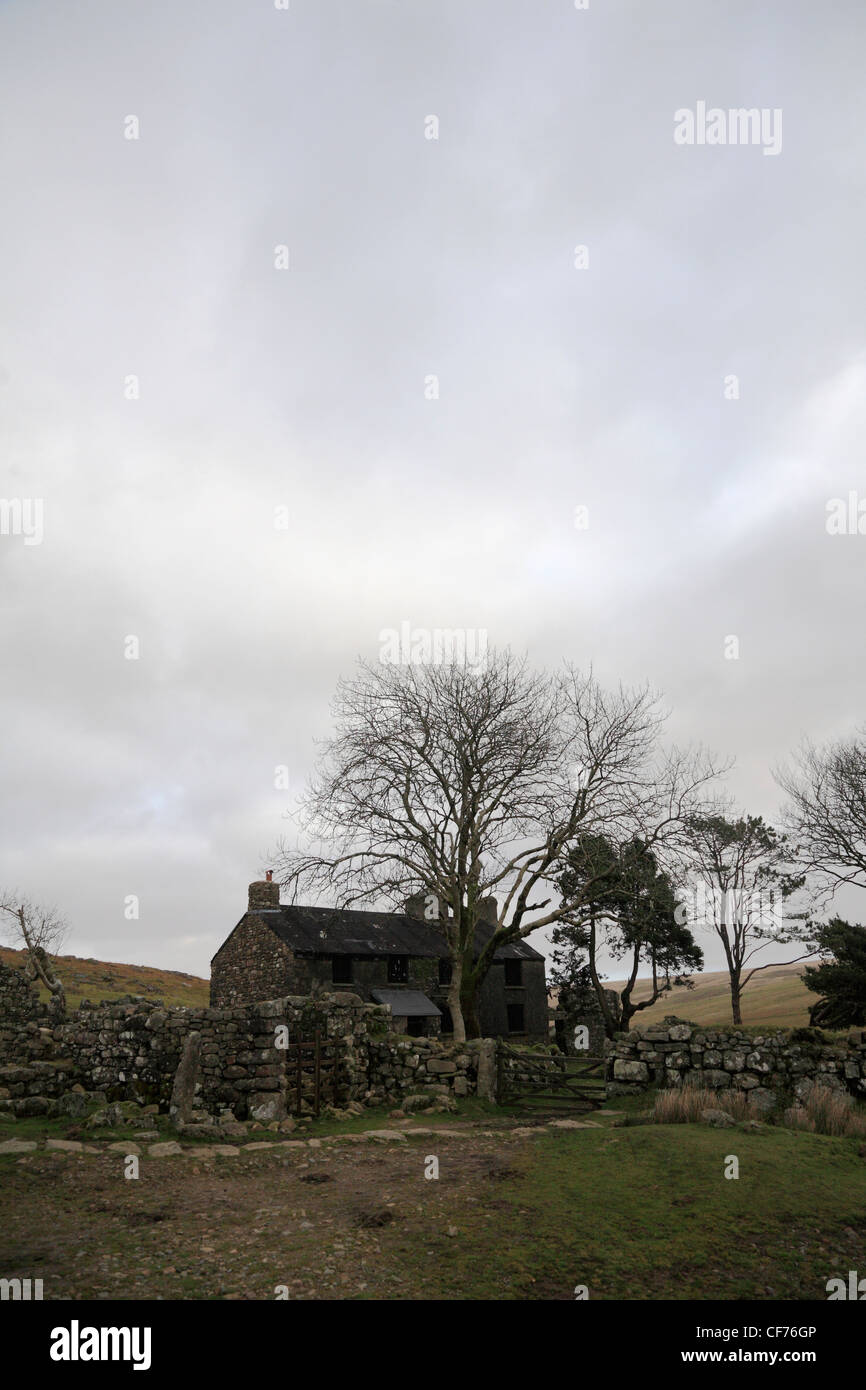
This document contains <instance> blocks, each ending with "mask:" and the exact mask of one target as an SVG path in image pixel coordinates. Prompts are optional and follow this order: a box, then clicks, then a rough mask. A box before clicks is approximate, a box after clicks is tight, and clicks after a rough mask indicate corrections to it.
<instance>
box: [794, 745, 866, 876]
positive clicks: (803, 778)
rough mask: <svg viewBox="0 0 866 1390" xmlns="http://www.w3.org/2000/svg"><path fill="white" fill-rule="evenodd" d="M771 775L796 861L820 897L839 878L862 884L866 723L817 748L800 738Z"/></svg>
mask: <svg viewBox="0 0 866 1390" xmlns="http://www.w3.org/2000/svg"><path fill="white" fill-rule="evenodd" d="M774 776H775V778H776V781H777V782H778V783H779V786H780V787H781V788H782V789H783V791H784V792H785V793H786V794H787V796H788V804H787V806H786V807H785V809H784V812H783V820H784V824H785V826H786V828H787V829H788V831H789V833H790V835H791V837H792V839H793V840H795V841H796V842H797V859H798V863H799V865H800V867H801V869H802V870H803V872H804V873H806V874H809V875H810V876H811V877H812V879H813V881H814V883H815V885H816V888H817V889H818V890H819V891H821V890H823V894H824V898H825V899H826V898H829V897H832V896H833V895H834V893H835V892H836V890H837V888H838V887H839V886H840V884H843V883H852V884H854V885H855V886H856V887H858V888H866V726H864V727H863V728H862V729H860V730H859V731H858V732H857V733H856V734H855V735H854V736H853V737H851V738H847V739H837V740H836V741H835V742H832V743H829V744H827V745H825V746H824V747H822V748H816V747H815V745H814V744H813V743H810V742H809V741H808V740H806V741H805V742H804V743H803V744H802V746H801V747H800V749H799V751H798V753H797V754H796V755H795V759H794V766H793V767H792V768H791V767H782V768H780V769H777V770H776V771H775V772H774Z"/></svg>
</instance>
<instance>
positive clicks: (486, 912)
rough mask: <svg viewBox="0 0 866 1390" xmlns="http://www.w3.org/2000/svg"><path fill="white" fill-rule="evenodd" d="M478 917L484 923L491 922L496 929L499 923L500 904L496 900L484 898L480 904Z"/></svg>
mask: <svg viewBox="0 0 866 1390" xmlns="http://www.w3.org/2000/svg"><path fill="white" fill-rule="evenodd" d="M478 917H479V920H480V921H482V922H489V923H490V925H491V927H495V926H496V923H497V922H498V921H499V903H498V902H497V901H496V899H495V898H482V899H481V901H480V902H479V904H478Z"/></svg>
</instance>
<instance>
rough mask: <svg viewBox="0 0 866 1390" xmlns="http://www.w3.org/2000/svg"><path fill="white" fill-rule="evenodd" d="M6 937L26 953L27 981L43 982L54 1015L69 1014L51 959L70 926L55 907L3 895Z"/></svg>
mask: <svg viewBox="0 0 866 1390" xmlns="http://www.w3.org/2000/svg"><path fill="white" fill-rule="evenodd" d="M0 924H2V929H3V935H4V936H5V938H6V940H7V941H8V942H9V944H10V945H11V946H13V947H14V948H15V949H16V950H21V949H22V948H23V949H24V950H25V951H26V952H27V961H26V964H25V967H24V971H25V975H26V977H27V979H28V980H31V981H32V980H36V979H38V980H40V981H41V982H42V984H43V985H44V986H45V988H46V989H47V990H48V993H49V1003H50V1007H51V1010H52V1012H55V1013H58V1014H63V1013H65V1012H66V994H65V992H64V989H63V984H62V981H61V980H60V978H59V976H58V975H57V973H56V971H55V968H54V962H53V961H52V956H54V955H57V954H58V953H59V951H60V948H61V946H62V945H63V941H64V940H65V938H66V935H67V933H68V931H69V924H68V923H67V921H66V919H65V917H63V916H62V915H61V914H60V913H59V912H58V911H57V908H55V907H42V906H40V905H39V904H38V903H34V902H33V901H32V900H31V899H30V898H24V897H21V896H20V895H19V894H17V893H14V892H13V893H8V892H3V893H0Z"/></svg>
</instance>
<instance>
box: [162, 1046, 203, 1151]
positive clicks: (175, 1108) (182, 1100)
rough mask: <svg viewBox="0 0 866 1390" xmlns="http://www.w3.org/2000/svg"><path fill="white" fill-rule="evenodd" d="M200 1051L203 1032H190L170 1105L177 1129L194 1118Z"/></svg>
mask: <svg viewBox="0 0 866 1390" xmlns="http://www.w3.org/2000/svg"><path fill="white" fill-rule="evenodd" d="M200 1051H201V1033H188V1034H187V1036H186V1038H185V1039H184V1044H183V1051H182V1052H181V1055H180V1062H179V1063H178V1068H177V1071H176V1072H175V1074H174V1085H173V1086H172V1088H171V1101H170V1102H169V1107H168V1113H169V1117H170V1119H171V1122H172V1124H173V1125H174V1127H175V1129H182V1128H183V1126H184V1125H188V1124H189V1122H190V1120H191V1119H192V1111H193V1104H194V1100H195V1083H196V1078H197V1076H198V1061H199V1053H200Z"/></svg>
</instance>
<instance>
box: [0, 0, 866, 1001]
mask: <svg viewBox="0 0 866 1390" xmlns="http://www.w3.org/2000/svg"><path fill="white" fill-rule="evenodd" d="M864 28H866V10H864V7H863V5H862V0H834V3H832V4H831V5H829V6H820V5H815V4H814V3H811V0H810V2H809V3H806V0H775V3H772V4H763V5H761V6H760V7H756V6H755V4H754V0H743V2H742V3H727V4H718V3H715V0H713V2H711V0H662V2H661V3H648V0H635V3H629V2H627V0H590V4H589V7H588V8H587V9H585V10H578V9H577V8H576V7H575V5H574V3H573V0H471V2H469V0H290V8H289V9H288V10H282V9H277V8H276V7H275V6H274V4H273V3H272V0H207V3H203V2H202V0H182V3H179V0H149V3H147V4H133V3H130V0H126V3H118V0H86V2H85V3H64V4H61V3H45V2H44V0H27V3H24V0H6V2H5V3H3V4H2V5H0V54H2V57H0V65H2V83H0V132H2V133H0V180H2V187H3V189H4V200H3V201H4V212H3V217H2V223H0V244H2V258H0V324H2V345H0V409H2V452H0V460H2V462H0V467H2V475H0V495H2V497H3V498H6V499H7V500H8V499H31V500H33V501H35V500H36V499H39V500H41V502H42V507H43V510H42V530H41V535H39V536H38V537H37V534H36V532H35V531H33V530H31V533H30V536H29V538H28V536H27V535H26V534H25V532H24V525H25V521H24V517H25V513H24V512H22V514H21V515H22V522H21V525H20V526H18V528H17V530H16V526H15V524H14V518H13V520H12V521H10V522H9V523H8V524H7V525H6V534H0V625H2V678H0V720H2V731H3V739H2V745H3V760H2V767H3V771H2V778H0V800H2V836H0V885H5V886H8V887H17V888H18V889H19V890H21V891H24V892H27V893H29V894H30V895H32V896H34V897H36V898H39V899H43V900H48V901H50V902H55V903H57V904H58V905H59V906H60V907H62V908H63V909H64V910H65V911H66V913H67V914H68V916H69V919H70V922H71V923H72V927H73V931H72V934H71V936H70V939H69V942H68V945H67V948H66V949H67V950H68V951H69V952H71V953H74V954H76V955H79V956H91V955H92V956H97V957H100V958H103V959H108V960H116V961H130V962H134V963H139V964H147V965H154V966H162V967H166V968H171V969H180V970H188V971H192V972H195V973H198V974H203V975H206V974H207V973H208V963H209V960H210V957H211V956H212V955H213V953H214V951H215V950H216V949H217V947H218V946H219V944H220V943H221V941H222V940H223V938H224V937H225V936H226V935H227V933H228V932H229V930H230V929H231V928H232V927H233V926H234V924H235V922H236V921H237V919H238V917H239V916H240V915H241V913H242V911H243V910H244V907H245V903H246V890H247V884H248V882H249V881H250V880H251V879H253V878H256V877H258V876H259V871H260V869H261V868H262V866H263V864H264V863H265V862H266V861H265V856H266V853H267V850H268V848H269V846H271V845H273V843H274V841H275V840H276V838H277V837H278V835H280V834H281V833H283V832H284V831H285V830H286V829H287V824H286V822H285V821H284V819H283V815H284V812H285V811H286V809H287V808H288V807H289V806H290V805H291V804H292V801H293V796H294V793H295V792H296V791H297V790H299V789H300V787H301V786H302V784H303V782H304V781H305V779H306V776H307V774H308V772H309V770H310V768H311V766H312V763H313V760H314V756H315V747H314V739H315V738H320V737H321V736H323V735H325V734H326V733H327V732H328V731H329V729H330V727H331V726H330V716H329V703H330V699H331V697H332V694H333V690H334V686H335V682H336V680H337V678H338V676H339V675H340V674H344V675H348V674H350V673H351V671H352V669H353V666H354V662H355V660H356V657H357V656H358V655H362V656H366V657H367V658H370V659H373V660H375V659H376V658H377V655H378V652H379V634H380V631H381V630H382V629H383V628H386V627H396V626H398V625H399V624H400V623H401V622H402V621H409V622H411V623H412V625H413V626H419V627H420V626H426V627H431V628H435V627H446V628H470V629H484V630H486V632H487V634H488V640H489V642H490V644H491V645H494V644H495V645H497V646H502V645H506V644H510V645H511V646H512V647H513V648H515V649H516V650H518V651H526V652H528V653H529V656H530V658H531V659H532V661H533V662H536V663H537V664H539V665H552V664H554V663H557V662H559V661H560V660H561V659H562V658H567V659H569V660H571V661H573V662H575V663H577V664H579V665H582V666H585V665H586V664H588V663H589V662H590V661H592V662H593V663H594V666H595V670H596V674H597V675H598V676H599V678H600V679H601V680H603V681H605V682H613V681H617V680H619V679H620V678H621V679H623V680H624V681H626V682H641V681H643V680H644V679H649V680H650V681H651V682H652V683H653V684H654V685H656V686H657V687H658V688H659V689H660V690H661V691H662V692H663V693H664V695H665V697H666V700H667V703H668V705H669V707H670V708H671V710H672V715H671V720H670V735H671V738H672V739H676V740H678V741H680V742H687V741H689V740H700V741H702V742H704V743H706V744H708V745H709V746H710V747H711V748H713V749H715V750H716V751H717V752H718V753H719V754H720V755H733V756H734V757H735V758H736V768H735V769H734V771H733V772H732V773H731V774H730V776H729V777H728V781H727V786H728V790H729V792H730V793H731V794H732V795H733V796H734V797H735V798H736V799H737V800H738V802H739V803H740V804H741V805H742V806H743V807H744V808H745V809H746V810H748V811H751V812H754V813H760V814H762V815H764V816H765V817H767V818H768V819H770V820H773V819H774V818H776V817H777V815H778V811H779V804H780V801H779V792H778V789H777V787H776V784H775V782H774V780H773V777H772V774H771V767H772V766H773V765H774V764H776V763H778V762H779V761H780V760H781V759H784V758H785V757H787V756H788V755H789V754H790V751H791V750H792V749H793V748H794V747H796V745H797V744H798V743H799V741H800V740H801V738H802V737H803V736H804V735H806V734H808V735H810V736H811V737H813V738H814V739H816V740H817V741H822V740H825V739H827V738H830V737H834V736H837V735H841V734H845V733H850V732H852V731H853V729H854V728H855V727H856V726H857V724H858V723H860V722H862V720H863V718H864V707H863V706H864V702H863V674H864V641H863V629H864V617H863V614H864V609H863V598H864V565H866V534H864V535H858V534H847V535H831V534H828V531H827V525H826V522H827V504H828V502H829V501H830V500H831V499H833V498H844V499H847V498H848V494H849V493H850V492H852V491H853V492H856V493H857V494H858V498H862V499H863V500H864V503H866V470H864V462H863V454H864V438H866V328H864V325H866V312H864V311H866V304H864V272H863V256H864V249H863V248H864V245H866V207H864V170H866V158H864V156H866V134H864V132H866V95H864V85H863V54H864V38H866V34H864ZM699 103H705V105H706V107H707V108H721V109H722V110H723V111H724V112H727V111H728V110H729V109H731V108H739V107H745V108H757V109H759V110H761V109H763V110H765V111H766V113H767V121H768V122H769V120H770V118H771V117H772V118H773V120H775V122H776V124H775V126H774V130H775V143H776V144H777V145H778V144H779V143H780V148H778V149H775V150H773V149H772V147H771V142H770V141H769V140H764V141H763V142H756V143H732V142H730V141H728V143H725V144H720V143H716V144H709V143H698V142H697V137H696V141H695V143H693V144H690V145H688V144H678V143H676V142H675V139H674V133H675V128H676V122H675V113H676V112H677V111H682V110H683V109H686V110H688V111H694V112H695V113H697V111H698V105H699ZM773 113H777V114H776V115H775V116H773ZM130 118H134V119H132V120H131V119H130ZM431 118H435V120H431ZM697 120H698V117H697V115H696V122H697ZM437 122H438V130H437ZM695 128H696V129H697V125H696V127H695ZM769 128H770V127H769V124H768V125H767V129H768V130H769ZM731 129H732V131H734V132H735V127H731ZM135 134H137V136H138V138H137V139H136V138H128V137H129V136H130V135H135ZM434 135H436V136H438V138H428V137H430V136H434ZM765 150H768V151H769V152H767V153H765ZM278 247H286V248H287V252H286V253H280V252H278V251H276V250H275V248H278ZM577 247H585V248H586V251H585V252H576V249H575V248H577ZM286 256H287V259H288V269H282V268H279V266H278V264H277V263H278V262H279V261H280V260H281V257H282V258H283V259H285V258H286ZM576 262H578V263H579V264H576ZM433 377H435V378H437V380H438V398H436V394H435V393H436V389H437V383H436V382H432V381H431V378H433ZM131 378H136V379H137V383H136V381H132V380H131ZM732 378H736V381H735V382H734V381H732ZM136 389H137V391H138V398H137V399H136V398H135V393H136ZM130 397H132V398H130ZM855 500H856V499H855ZM579 507H586V508H587V509H588V522H589V524H588V527H586V528H585V529H577V527H576V525H575V509H576V508H579ZM279 508H286V509H287V511H286V512H285V513H281V512H279V511H278V510H277V509H279ZM864 510H866V508H864ZM9 515H10V517H11V516H12V513H9ZM35 515H36V513H35V510H34V511H33V512H31V520H32V519H33V517H35ZM284 515H285V516H287V517H288V524H287V526H286V527H285V528H284V529H280V528H279V526H278V525H275V519H277V518H280V517H282V516H284ZM864 530H866V520H864ZM37 539H38V540H39V541H40V543H31V542H35V541H36V540H37ZM731 636H735V637H737V638H738V641H739V657H738V659H735V660H732V659H726V656H725V642H726V638H728V637H731ZM129 637H134V638H136V639H137V641H138V643H139V657H138V659H137V660H130V659H127V654H128V652H129V651H130V646H129V643H128V641H127V639H128V638H129ZM278 765H286V766H287V767H288V768H289V770H290V781H291V788H290V790H289V791H288V792H287V791H285V790H281V789H278V788H276V787H275V785H274V780H275V779H274V769H275V767H276V766H278ZM133 894H134V895H137V896H138V898H139V900H140V916H139V919H138V920H137V921H134V920H133V921H130V920H126V919H125V917H124V901H125V899H126V898H127V896H128V895H133ZM854 911H858V912H859V913H860V916H859V918H858V920H864V916H866V914H864V911H863V907H862V906H857V905H856V904H855V908H854ZM533 944H537V945H539V946H542V947H543V945H544V943H543V941H541V940H534V942H533ZM708 964H709V965H710V966H711V967H712V968H719V965H720V962H719V959H718V956H717V954H716V953H714V952H713V951H712V949H710V950H709V951H708Z"/></svg>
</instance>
